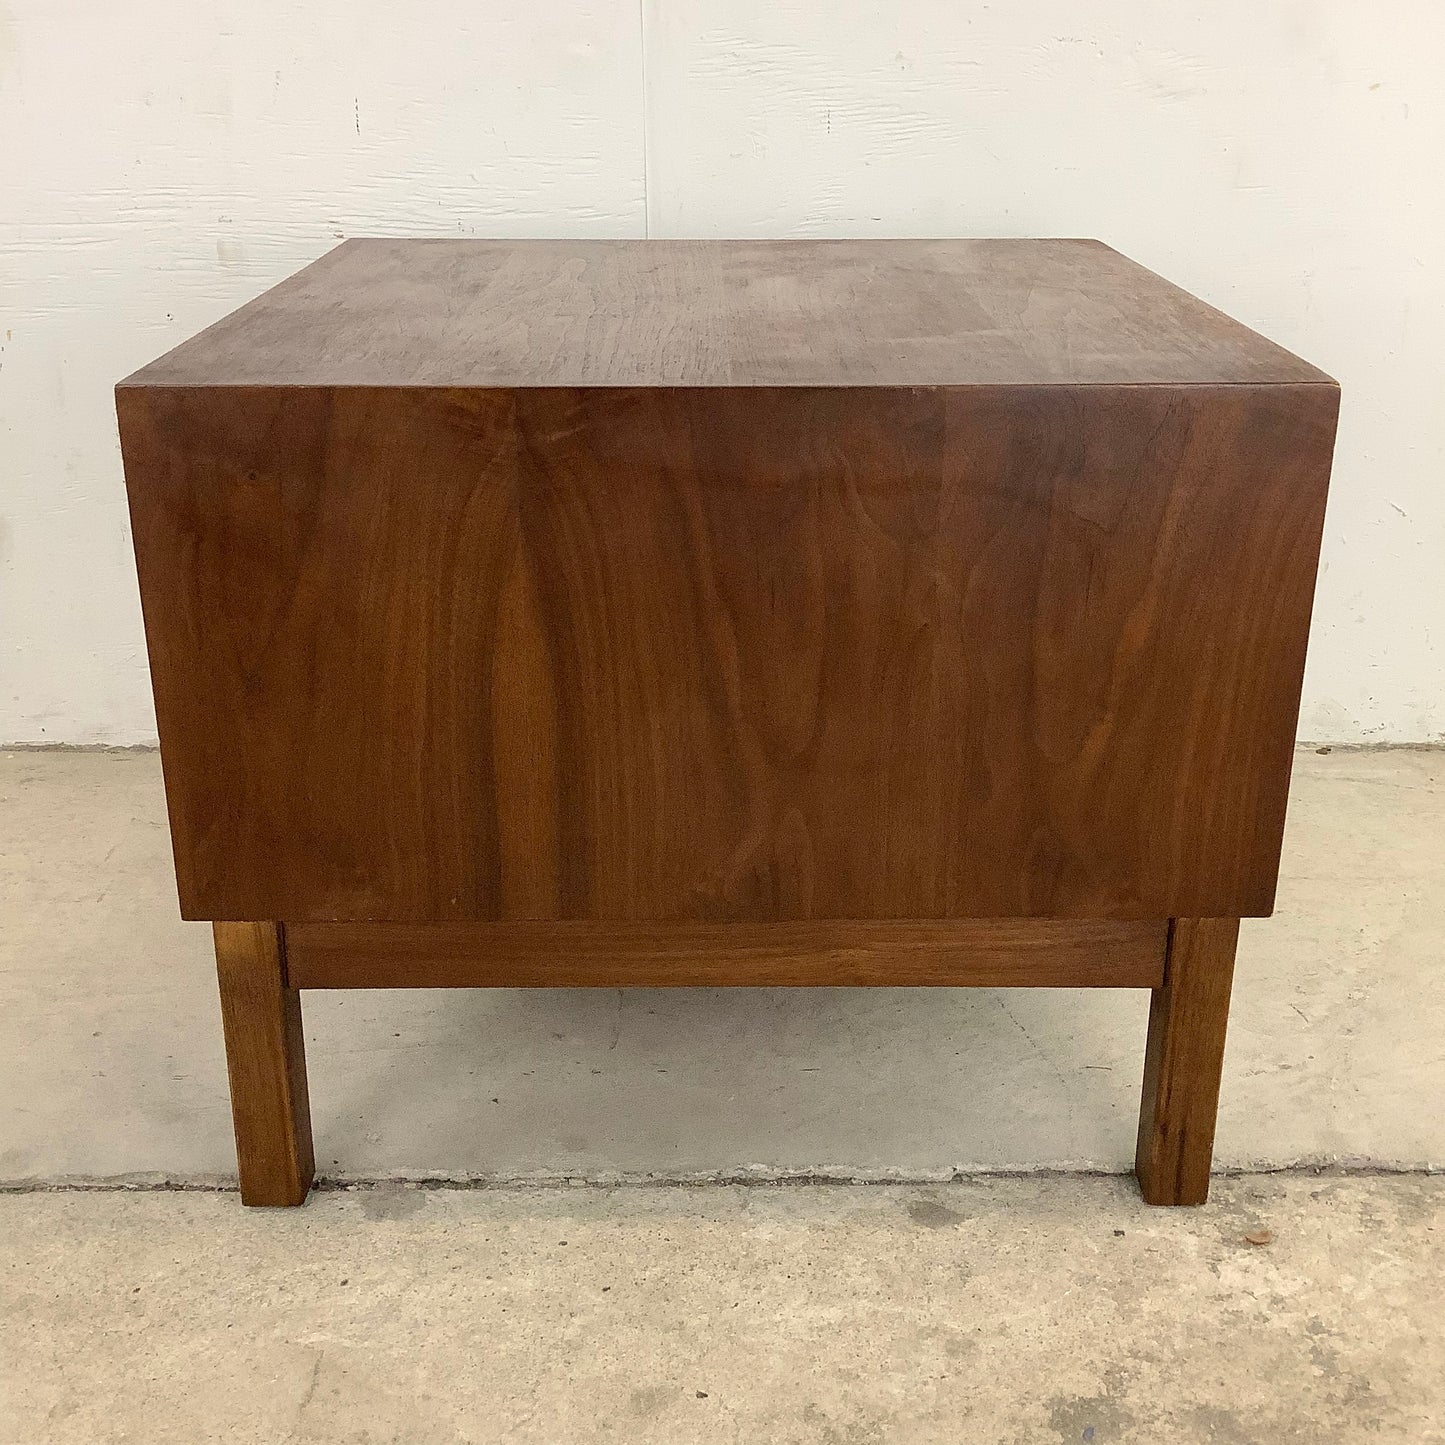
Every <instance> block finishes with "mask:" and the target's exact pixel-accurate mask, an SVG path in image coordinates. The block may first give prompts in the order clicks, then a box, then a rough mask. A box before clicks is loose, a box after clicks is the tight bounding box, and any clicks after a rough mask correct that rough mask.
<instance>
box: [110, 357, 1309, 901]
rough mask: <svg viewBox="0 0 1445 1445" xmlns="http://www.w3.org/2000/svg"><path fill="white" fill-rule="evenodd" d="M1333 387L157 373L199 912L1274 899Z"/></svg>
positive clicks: (169, 594) (172, 705) (165, 728)
mask: <svg viewBox="0 0 1445 1445" xmlns="http://www.w3.org/2000/svg"><path fill="white" fill-rule="evenodd" d="M1334 413H1335V392H1334V390H1333V388H1330V387H1325V386H1315V385H1285V386H1271V387H1253V386H1211V387H1204V386H1195V387H1188V388H1182V389H1179V390H1175V389H1173V388H1166V387H1157V386H1142V387H1132V386H1130V387H1126V386H1097V387H1087V388H1082V389H1079V390H1075V389H1073V388H1068V387H1060V386H1039V387H975V388H961V389H955V390H938V389H929V390H917V389H914V390H898V389H888V390H868V391H860V390H851V389H836V388H835V389H797V388H794V389H758V390H746V389H732V388H724V389H717V388H714V389H676V388H674V389H664V390H658V391H653V392H642V391H618V390H612V389H580V390H579V389H573V390H550V389H534V390H530V391H518V392H511V393H499V392H467V391H458V390H453V389H410V390H395V389H381V390H365V389H343V390H311V389H288V388H236V389H221V388H211V387H190V388H154V387H147V388H136V389H129V390H126V391H123V392H122V394H121V416H122V425H123V431H124V436H125V449H126V463H127V472H128V476H129V478H130V487H131V499H132V516H133V519H134V531H135V543H136V551H137V557H138V561H139V566H140V574H141V584H142V595H143V598H144V602H145V614H146V623H147V635H148V638H149V643H150V651H151V661H152V669H153V676H154V682H155V689H156V699H157V710H158V714H159V720H160V730H161V742H162V750H163V755H164V757H165V765H166V775H167V781H168V785H169V788H168V795H169V799H170V806H171V823H172V831H173V835H174V840H175V847H176V857H177V865H178V873H179V878H180V889H181V900H182V906H183V910H184V912H185V914H186V916H187V917H192V918H215V917H221V918H226V917H268V918H286V919H290V920H295V921H305V920H312V921H322V920H343V919H344V920H392V921H417V922H423V921H424V922H441V921H448V920H458V921H460V920H468V919H506V918H594V919H604V920H606V919H610V920H661V919H671V920H687V919H692V920H724V919H734V920H739V921H743V920H751V921H769V920H786V919H810V918H822V919H826V918H960V917H1005V916H1057V917H1113V918H1160V917H1169V916H1180V915H1182V916H1203V915H1245V914H1262V913H1268V912H1269V911H1270V908H1271V905H1272V901H1273V895H1274V882H1275V873H1276V866H1277V859H1278V853H1279V844H1280V835H1281V831H1282V827H1283V820H1284V805H1285V794H1286V788H1287V785H1288V778H1289V765H1290V752H1291V747H1292V743H1293V731H1294V720H1295V714H1296V707H1297V703H1298V696H1299V685H1300V677H1301V672H1302V668H1303V662H1304V647H1305V638H1306V632H1307V624H1308V618H1309V610H1310V601H1311V596H1312V589H1313V581H1314V570H1315V562H1316V557H1317V549H1318V542H1319V533H1320V526H1321V517H1322V512H1323V507H1324V497H1325V479H1326V473H1327V469H1328V458H1329V448H1330V440H1331V435H1332V430H1333V424H1334Z"/></svg>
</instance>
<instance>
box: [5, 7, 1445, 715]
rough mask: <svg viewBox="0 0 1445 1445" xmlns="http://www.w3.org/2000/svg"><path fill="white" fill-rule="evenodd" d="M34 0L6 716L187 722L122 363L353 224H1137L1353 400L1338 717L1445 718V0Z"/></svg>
mask: <svg viewBox="0 0 1445 1445" xmlns="http://www.w3.org/2000/svg"><path fill="white" fill-rule="evenodd" d="M640 3H641V13H639V0H548V3H545V4H533V5H531V6H529V7H522V6H511V5H474V4H463V3H462V0H420V3H413V4H410V5H396V4H394V3H388V4H382V3H380V0H349V3H346V4H344V5H343V4H340V3H319V4H318V3H312V0H251V3H250V4H249V5H248V6H245V7H234V6H230V5H225V6H223V5H221V4H218V3H214V0H190V3H186V4H182V3H180V0H172V3H163V0H132V3H129V4H127V5H124V6H117V5H102V4H100V3H99V0H90V3H84V0H0V348H3V350H0V739H5V740H28V741H95V740H103V741H116V742H129V741H142V740H148V739H150V738H151V737H153V721H152V718H151V713H150V703H149V694H148V684H147V680H146V675H145V664H144V648H143V645H142V641H141V634H140V624H139V612H138V607H137V603H136V596H135V582H134V575H133V572H132V569H131V562H130V555H129V538H128V535H127V532H126V520H125V509H124V499H123V492H122V487H121V480H120V465H119V456H118V452H117V448H116V444H115V437H114V421H113V416H112V411H111V386H112V384H113V382H114V381H115V380H116V379H117V378H118V377H120V376H121V375H123V374H124V373H125V372H127V371H129V370H131V369H132V368H134V367H135V366H137V365H139V364H140V363H141V362H143V361H145V360H148V359H149V358H150V357H151V356H153V355H155V354H157V353H159V352H160V351H162V350H164V349H165V348H166V347H168V346H169V345H171V344H173V343H174V342H175V341H177V340H180V339H181V338H182V337H184V336H185V335H187V334H189V333H190V332H192V331H194V330H196V329H197V328H199V327H200V326H201V325H203V324H205V323H207V322H209V321H211V320H214V319H215V318H216V317H217V316H219V315H221V314H223V313H224V312H225V311H227V310H229V309H231V308H232V307H233V306H235V305H236V304H238V303H239V302H240V301H242V300H244V299H245V298H247V297H248V296H250V295H252V294H254V293H255V292H256V291H258V290H260V289H261V288H262V287H263V286H265V285H267V284H270V283H271V282H272V281H274V280H276V279H279V278H280V277H281V276H282V275H284V274H286V273H287V272H289V271H291V270H293V269H295V268H296V267H297V266H299V265H300V264H302V263H303V262H304V261H307V260H309V259H310V258H312V257H313V256H315V255H318V254H319V253H320V252H322V251H323V250H325V249H326V248H327V246H328V245H330V244H331V242H332V241H333V240H334V238H335V237H337V236H339V235H356V234H366V233H373V234H374V233H382V232H389V233H418V234H421V233H431V234H437V233H450V234H463V235H470V234H476V235H486V234H512V235H525V234H534V235H545V234H573V235H641V234H643V233H644V230H647V231H649V232H650V233H651V234H653V235H799V234H819V235H827V234H833V235H849V234H855V235H867V234H871V235H889V234H915V235H917V234H961V235H1028V234H1044V235H1096V236H1100V237H1102V238H1104V239H1106V240H1108V241H1110V242H1111V243H1112V244H1114V245H1116V246H1118V247H1119V248H1120V249H1122V250H1124V251H1126V252H1127V253H1129V254H1131V255H1133V256H1135V257H1136V258H1137V259H1139V260H1141V261H1143V262H1144V263H1145V264H1146V265H1149V266H1152V267H1153V268H1154V269H1156V270H1159V271H1162V272H1164V273H1165V274H1166V275H1168V276H1170V277H1171V278H1172V279H1174V280H1177V281H1179V282H1180V283H1182V284H1183V285H1185V286H1187V287H1189V288H1190V289H1191V290H1193V291H1195V292H1197V293H1198V294H1200V295H1202V296H1204V297H1205V298H1206V299H1208V300H1209V301H1211V302H1213V303H1214V304H1216V305H1219V306H1222V307H1223V308H1224V309H1226V310H1228V311H1231V312H1232V313H1233V314H1235V315H1237V316H1239V317H1240V318H1241V319H1242V320H1244V321H1246V322H1248V323H1249V324H1251V325H1253V326H1256V327H1257V328H1259V329H1260V330H1262V331H1264V332H1265V333H1266V334H1268V335H1270V336H1272V337H1274V338H1275V339H1276V340H1278V341H1280V342H1282V343H1284V344H1285V345H1286V346H1289V347H1291V348H1292V349H1294V350H1297V351H1299V352H1300V353H1301V354H1302V355H1304V356H1305V357H1307V358H1308V359H1309V360H1311V361H1313V362H1315V363H1316V364H1318V365H1320V366H1323V367H1324V368H1325V369H1326V370H1327V371H1329V372H1331V373H1332V374H1333V375H1335V376H1336V377H1338V378H1339V380H1340V381H1341V383H1342V384H1343V386H1344V388H1345V401H1344V407H1343V412H1342V417H1341V428H1340V441H1339V452H1338V460H1337V465H1336V471H1335V485H1334V491H1333V498H1332V502H1331V509H1330V516H1329V521H1328V529H1327V537H1326V544H1325V560H1324V571H1323V574H1322V577H1321V584H1320V594H1319V601H1318V605H1317V608H1316V626H1315V632H1314V638H1313V643H1312V651H1311V660H1310V668H1309V675H1308V677H1307V680H1306V697H1305V705H1304V713H1303V717H1302V720H1301V734H1302V735H1303V736H1305V737H1308V738H1312V739H1321V740H1332V741H1353V740H1389V741H1423V740H1438V739H1440V738H1441V737H1445V650H1442V643H1441V639H1442V637H1445V362H1442V360H1441V354H1440V353H1441V351H1442V338H1445V161H1442V157H1445V87H1442V86H1441V85H1440V83H1439V80H1438V70H1439V64H1440V60H1439V58H1440V56H1441V54H1442V53H1445V6H1442V5H1441V4H1440V3H1439V0H1381V3H1377V4H1374V5H1370V6H1363V5H1361V4H1360V3H1359V0H1247V3H1246V0H1217V3H1216V4H1214V5H1212V6H1206V7H1192V6H1185V5H1182V4H1162V5H1161V4H1160V3H1158V0H1096V3H1094V4H1091V5H1080V4H1078V3H1077V0H1070V3H1064V0H1035V3H1031V4H1029V5H1011V4H1007V3H1002V0H999V3H995V4H990V5H984V4H977V3H967V0H902V3H900V4H897V5H894V6H883V5H877V4H875V3H872V0H869V3H863V0H848V3H840V4H833V5H817V4H815V3H813V0H640Z"/></svg>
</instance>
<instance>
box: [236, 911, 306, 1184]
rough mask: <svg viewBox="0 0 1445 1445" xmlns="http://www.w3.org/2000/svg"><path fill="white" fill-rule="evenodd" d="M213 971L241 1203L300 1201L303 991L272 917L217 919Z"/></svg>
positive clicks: (302, 1177)
mask: <svg viewBox="0 0 1445 1445" xmlns="http://www.w3.org/2000/svg"><path fill="white" fill-rule="evenodd" d="M212 930H213V932H214V933H215V938H216V974H217V977H218V979H219V981H220V986H221V1021H222V1024H223V1026H224V1028H225V1033H226V1070H227V1072H228V1073H229V1075H230V1078H231V1116H232V1118H233V1120H234V1121H235V1126H236V1164H237V1167H238V1169H239V1172H240V1176H241V1202H242V1203H243V1204H300V1203H302V1202H303V1201H304V1200H305V1198H306V1193H307V1190H309V1189H310V1188H311V1179H312V1176H313V1175H314V1173H315V1171H316V1162H315V1158H314V1156H313V1154H312V1149H311V1109H310V1102H309V1100H308V1098H307V1094H306V1045H305V1041H304V1039H303V1037H302V1033H301V995H300V993H299V992H298V991H297V990H296V989H294V988H290V987H288V986H287V982H286V971H285V938H284V935H283V933H282V930H281V925H280V924H278V923H215V924H212Z"/></svg>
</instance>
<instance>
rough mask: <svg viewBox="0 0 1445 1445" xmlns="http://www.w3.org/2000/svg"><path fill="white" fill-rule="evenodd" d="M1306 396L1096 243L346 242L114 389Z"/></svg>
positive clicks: (1226, 328)
mask: <svg viewBox="0 0 1445 1445" xmlns="http://www.w3.org/2000/svg"><path fill="white" fill-rule="evenodd" d="M1238 383H1247V384H1255V385H1261V384H1263V385H1268V384H1281V383H1283V384H1290V383H1323V384H1327V385H1332V384H1333V383H1331V382H1330V379H1329V378H1328V377H1327V376H1325V375H1324V374H1323V373H1322V372H1320V371H1318V370H1316V369H1315V368H1314V367H1312V366H1310V365H1308V364H1307V363H1305V362H1303V361H1301V360H1299V358H1297V357H1295V356H1292V355H1291V354H1290V353H1289V352H1287V351H1285V350H1284V349H1283V348H1281V347H1279V346H1276V345H1275V344H1274V343H1272V342H1270V341H1267V340H1265V339H1264V338H1263V337H1261V336H1259V335H1257V334H1256V333H1254V332H1253V331H1250V330H1249V329H1248V328H1247V327H1245V326H1242V325H1240V324H1239V323H1238V322H1236V321H1233V320H1231V319H1230V318H1229V317H1227V316H1225V315H1223V314H1222V313H1220V312H1218V311H1216V310H1214V309H1213V308H1212V307H1210V306H1206V305H1205V304H1204V303H1203V302H1202V301H1199V300H1198V299H1196V298H1195V297H1193V296H1191V295H1189V294H1188V292H1185V291H1182V290H1180V289H1179V288H1178V287H1177V286H1173V285H1171V284H1170V283H1169V282H1167V281H1165V280H1164V279H1163V278H1161V277H1159V276H1156V275H1155V274H1154V273H1153V272H1151V271H1147V270H1145V269H1144V268H1143V267H1142V266H1139V265H1137V264H1136V263H1134V262H1133V261H1130V260H1129V259H1128V258H1127V257H1124V256H1121V255H1120V254H1119V253H1118V252H1117V251H1114V250H1112V249H1110V248H1109V247H1108V246H1105V245H1103V244H1102V243H1100V242H1098V241H1088V240H903V241H892V240H860V241H844V240H839V241H825V240H805V241H641V240H637V241H505V240H486V241H467V240H388V239H366V240H353V241H347V242H345V243H344V244H343V245H341V246H338V247H336V249H334V250H333V251H331V252H329V253H328V254H327V255H325V256H323V257H322V258H321V259H320V260H318V261H317V262H315V263H314V264H313V265H311V266H309V267H307V268H306V269H305V270H303V271H301V272H299V273H298V274H297V275H295V276H293V277H291V278H290V279H289V280H286V281H283V282H282V283H281V284H280V285H279V286H277V287H275V288H274V289H272V290H271V291H268V292H267V293H266V294H265V295H264V296H261V297H259V298H258V299H257V300H255V301H253V302H251V303H250V304H249V305H247V306H243V307H242V308H241V309H240V310H239V311H237V312H235V313H234V314H233V315H231V316H228V317H226V318H225V319H224V320H222V321H220V322H218V323H217V324H216V325H214V326H212V327H210V328H209V329H208V330H206V331H204V332H202V333H201V334H200V335H198V336H196V337H194V338H193V339H192V340H190V341H187V342H185V343H183V344H182V345H181V346H179V347H177V348H176V349H175V350H173V351H171V352H169V353H168V354H167V355H166V356H163V357H161V358H160V359H159V360H158V361H155V362H153V363H151V364H150V365H149V366H146V367H144V368H143V369H142V370H140V371H138V372H136V373H135V374H134V375H133V376H131V377H129V378H127V380H126V381H125V382H123V383H122V386H317V387H340V386H388V387H404V386H422V387H452V386H455V387H480V388H511V387H541V386H551V387H726V386H736V387H754V386H767V387H806V386H853V387H869V386H876V387H913V386H922V387H936V386H960V387H961V386H994V385H1002V386H1036V385H1037V386H1092V385H1130V384H1147V385H1229V384H1238Z"/></svg>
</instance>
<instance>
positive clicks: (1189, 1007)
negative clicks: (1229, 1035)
mask: <svg viewBox="0 0 1445 1445" xmlns="http://www.w3.org/2000/svg"><path fill="white" fill-rule="evenodd" d="M1238 939H1239V919H1237V918H1176V919H1174V920H1173V922H1172V923H1171V924H1170V927H1169V942H1168V946H1167V949H1166V953H1165V960H1164V982H1163V984H1162V985H1161V986H1160V987H1159V988H1156V989H1155V990H1154V991H1153V997H1152V1000H1151V1002H1150V1005H1149V1042H1148V1045H1147V1047H1146V1049H1145V1054H1144V1097H1143V1101H1142V1103H1141V1105H1140V1109H1139V1143H1138V1148H1137V1150H1136V1152H1135V1155H1134V1172H1135V1173H1136V1174H1137V1175H1138V1176H1139V1188H1140V1190H1141V1191H1142V1193H1143V1195H1144V1199H1145V1201H1146V1202H1147V1203H1149V1204H1203V1203H1204V1201H1205V1200H1206V1199H1208V1198H1209V1166H1210V1163H1211V1161H1212V1160H1213V1157H1214V1119H1215V1113H1216V1111H1217V1109H1218V1106H1219V1074H1220V1069H1221V1068H1222V1066H1223V1063H1224V1033H1225V1027H1226V1025H1227V1023H1228V1021H1229V991H1230V984H1231V982H1232V981H1233V978H1234V950H1235V945H1236V943H1237V942H1238Z"/></svg>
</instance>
